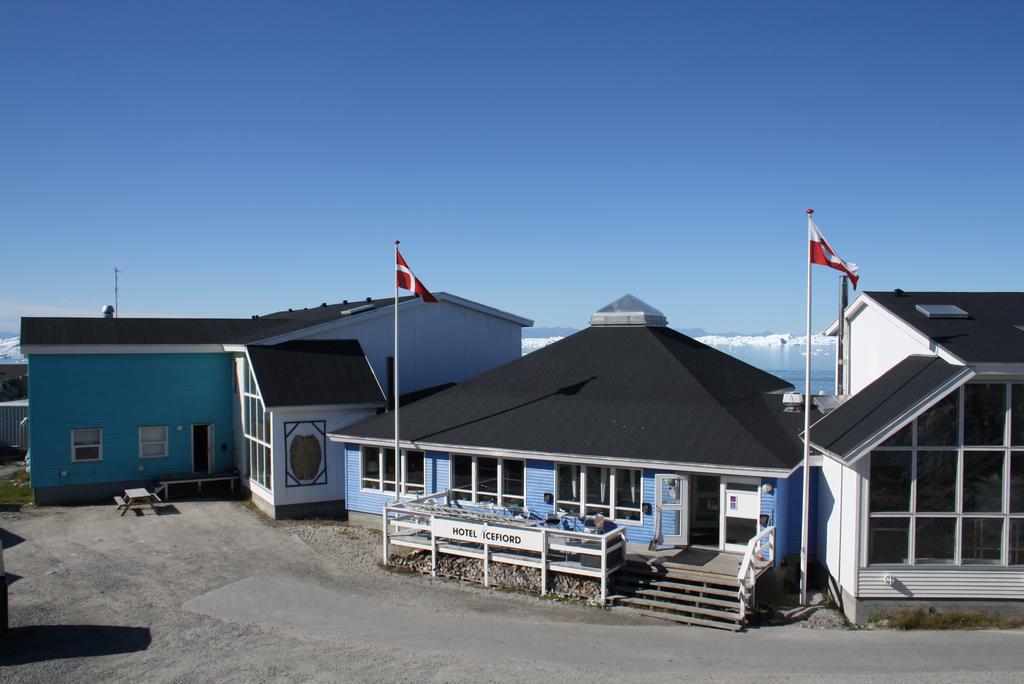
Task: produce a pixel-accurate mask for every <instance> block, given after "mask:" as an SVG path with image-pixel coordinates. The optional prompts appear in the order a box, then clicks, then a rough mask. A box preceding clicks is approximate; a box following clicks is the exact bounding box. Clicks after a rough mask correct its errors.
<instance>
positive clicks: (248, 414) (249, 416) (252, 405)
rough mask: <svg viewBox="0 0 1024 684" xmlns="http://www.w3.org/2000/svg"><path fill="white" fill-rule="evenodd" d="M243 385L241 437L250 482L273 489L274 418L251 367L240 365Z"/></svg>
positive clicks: (244, 364)
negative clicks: (272, 439) (261, 394)
mask: <svg viewBox="0 0 1024 684" xmlns="http://www.w3.org/2000/svg"><path fill="white" fill-rule="evenodd" d="M241 372H242V374H243V378H244V382H243V383H242V395H241V397H240V401H241V402H242V434H243V436H244V438H245V443H246V453H247V454H248V456H249V479H250V480H252V481H253V482H256V483H257V484H259V485H260V486H261V487H264V488H266V489H271V490H272V489H273V488H274V477H273V474H274V467H273V454H274V449H273V442H272V441H271V422H272V418H273V414H272V413H271V412H270V411H268V410H267V407H266V405H265V404H264V403H263V397H262V396H260V393H259V385H257V384H256V377H255V375H253V370H252V367H251V366H250V365H249V364H248V362H247V361H243V363H242V368H241Z"/></svg>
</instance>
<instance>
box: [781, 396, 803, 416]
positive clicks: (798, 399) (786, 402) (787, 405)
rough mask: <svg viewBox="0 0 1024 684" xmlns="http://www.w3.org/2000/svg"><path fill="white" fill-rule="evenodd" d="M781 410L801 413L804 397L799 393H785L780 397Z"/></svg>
mask: <svg viewBox="0 0 1024 684" xmlns="http://www.w3.org/2000/svg"><path fill="white" fill-rule="evenodd" d="M782 408H783V410H784V411H792V412H797V411H803V409H804V395H803V394H802V393H800V392H786V393H785V394H783V395H782Z"/></svg>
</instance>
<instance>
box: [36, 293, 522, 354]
mask: <svg viewBox="0 0 1024 684" xmlns="http://www.w3.org/2000/svg"><path fill="white" fill-rule="evenodd" d="M436 295H437V297H438V298H439V299H440V300H441V301H447V302H448V303H451V304H456V305H459V306H465V307H468V308H472V309H475V310H477V311H483V312H486V313H488V314H490V315H494V316H499V317H503V318H505V319H507V320H510V321H513V322H515V323H517V324H519V325H527V326H528V325H532V324H533V322H532V321H529V320H527V319H524V318H520V317H519V316H515V315H513V314H510V313H506V312H504V311H499V310H497V309H492V308H491V307H488V306H486V305H483V304H479V303H477V302H473V301H471V300H468V299H463V298H461V297H457V296H455V295H450V294H447V293H444V292H438V293H436ZM415 299H419V298H418V297H416V296H415V295H408V296H406V297H400V298H399V303H400V304H404V303H406V302H409V301H410V300H415ZM394 303H395V300H394V298H393V297H387V298H382V299H369V300H366V299H364V300H355V301H348V300H345V301H343V302H342V303H340V304H327V303H324V304H321V305H320V306H314V307H307V308H303V309H290V310H287V311H275V312H274V313H271V314H267V315H265V316H253V317H251V318H101V317H96V318H29V317H27V318H22V319H21V345H22V347H23V348H24V347H29V348H31V347H33V346H77V345H151V344H159V345H207V344H211V345H215V344H222V345H223V344H248V343H253V342H260V341H262V340H268V339H270V338H273V337H277V336H279V335H288V334H290V333H295V332H298V331H301V330H304V329H306V328H311V327H314V326H317V325H322V324H326V323H332V322H336V321H340V320H343V319H349V318H351V319H355V318H356V317H358V316H364V315H366V314H369V313H371V312H374V311H379V310H382V309H389V308H391V307H393V306H394Z"/></svg>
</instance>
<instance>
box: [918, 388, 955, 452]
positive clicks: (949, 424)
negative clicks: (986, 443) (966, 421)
mask: <svg viewBox="0 0 1024 684" xmlns="http://www.w3.org/2000/svg"><path fill="white" fill-rule="evenodd" d="M959 415H960V393H959V392H953V393H952V394H949V395H947V396H946V397H943V398H942V399H940V400H939V401H938V402H937V403H936V404H935V405H934V406H932V407H931V408H930V409H928V410H927V411H925V412H924V413H922V414H921V416H920V417H919V418H918V419H917V445H918V446H956V445H957V443H958V442H957V435H958V434H959V428H958V420H959V418H958V417H959Z"/></svg>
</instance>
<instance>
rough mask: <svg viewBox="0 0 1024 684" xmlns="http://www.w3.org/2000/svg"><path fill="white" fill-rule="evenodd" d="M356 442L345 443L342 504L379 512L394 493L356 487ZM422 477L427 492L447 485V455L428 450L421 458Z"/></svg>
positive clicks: (353, 508)
mask: <svg viewBox="0 0 1024 684" xmlns="http://www.w3.org/2000/svg"><path fill="white" fill-rule="evenodd" d="M360 453H361V452H360V450H359V445H358V444H351V443H346V444H345V507H346V508H347V509H348V510H350V511H358V512H360V513H373V514H380V512H381V511H383V510H384V506H385V505H387V504H389V503H391V502H393V501H394V500H395V496H394V494H381V493H380V492H369V491H364V490H363V489H361V488H360V486H359V485H360V477H361V472H360V471H361V469H362V463H361V456H360ZM423 469H424V473H423V478H424V486H425V487H426V489H427V494H433V493H434V492H438V491H443V490H445V489H447V488H448V454H446V453H445V452H443V451H428V452H426V453H425V454H424V458H423Z"/></svg>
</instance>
